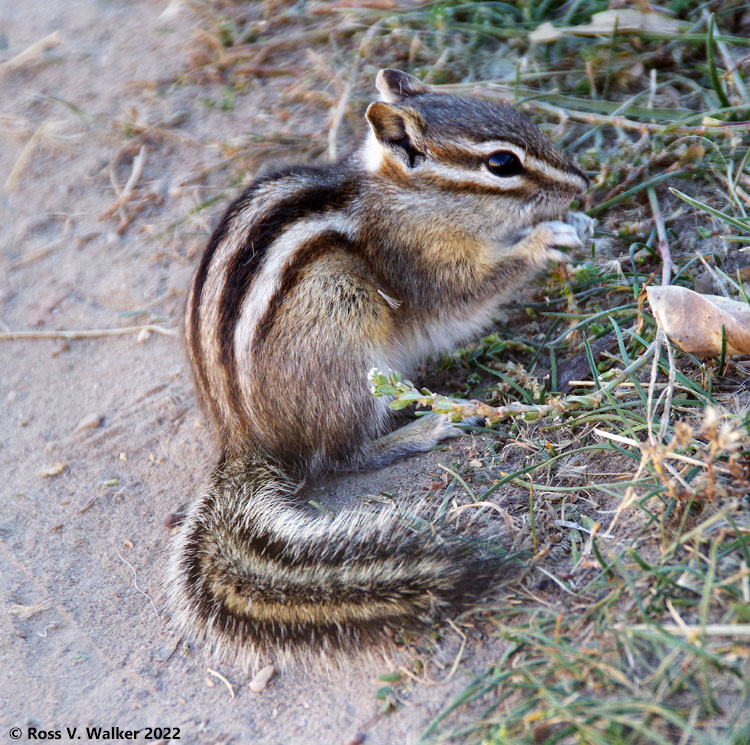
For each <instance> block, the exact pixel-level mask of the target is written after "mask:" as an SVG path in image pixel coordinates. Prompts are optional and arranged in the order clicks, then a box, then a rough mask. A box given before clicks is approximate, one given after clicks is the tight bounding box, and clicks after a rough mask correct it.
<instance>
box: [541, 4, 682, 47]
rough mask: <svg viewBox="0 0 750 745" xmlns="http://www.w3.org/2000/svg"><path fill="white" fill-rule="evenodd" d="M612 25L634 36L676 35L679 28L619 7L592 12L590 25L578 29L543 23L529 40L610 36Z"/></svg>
mask: <svg viewBox="0 0 750 745" xmlns="http://www.w3.org/2000/svg"><path fill="white" fill-rule="evenodd" d="M615 24H617V33H618V34H634V33H639V32H644V31H645V32H651V33H660V34H679V33H680V30H681V28H682V24H681V23H680V22H679V21H677V20H675V19H674V18H670V17H669V16H665V15H662V14H661V13H644V12H643V11H640V10H635V9H633V8H620V9H618V10H603V11H602V12H601V13H594V15H592V16H591V23H584V24H581V25H580V26H567V27H562V28H557V27H555V26H553V25H552V24H551V23H549V21H548V22H546V23H542V24H541V25H540V26H537V28H535V29H534V30H533V31H532V32H531V33H530V34H529V41H530V42H531V43H532V44H548V43H549V42H551V41H557V40H558V39H561V38H562V37H564V36H610V35H611V34H612V33H613V32H614V30H615Z"/></svg>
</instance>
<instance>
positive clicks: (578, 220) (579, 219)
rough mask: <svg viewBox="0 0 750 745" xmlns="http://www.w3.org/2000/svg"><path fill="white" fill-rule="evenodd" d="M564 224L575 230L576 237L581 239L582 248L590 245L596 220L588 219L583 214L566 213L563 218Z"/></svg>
mask: <svg viewBox="0 0 750 745" xmlns="http://www.w3.org/2000/svg"><path fill="white" fill-rule="evenodd" d="M565 222H566V223H568V225H572V226H573V227H574V228H575V231H576V233H578V237H579V238H580V239H581V243H582V244H583V245H584V246H586V245H589V244H590V243H591V241H592V239H593V238H594V227H595V226H596V220H594V219H592V218H590V217H589V216H588V215H587V214H585V213H583V212H568V214H567V215H566V216H565Z"/></svg>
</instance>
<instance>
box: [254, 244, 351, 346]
mask: <svg viewBox="0 0 750 745" xmlns="http://www.w3.org/2000/svg"><path fill="white" fill-rule="evenodd" d="M351 247H352V244H351V242H350V241H349V239H348V238H346V236H343V235H341V233H338V232H336V231H335V230H325V231H323V232H322V233H319V234H318V235H316V236H315V237H313V238H310V240H307V241H305V242H304V243H301V244H300V245H299V247H298V248H297V250H296V251H295V253H294V255H293V257H292V260H291V261H290V262H289V264H287V266H286V267H284V270H283V273H282V275H281V280H280V281H279V286H278V287H277V288H276V291H275V292H274V294H273V296H272V297H271V299H270V300H269V302H268V305H267V306H266V312H265V313H264V314H263V317H262V318H261V319H260V321H259V322H258V326H257V328H256V330H255V339H254V341H253V347H254V348H255V349H258V348H259V345H260V344H261V343H262V342H263V340H264V339H265V337H266V335H267V334H268V332H269V330H270V328H271V326H272V325H273V322H274V319H275V318H276V315H277V313H278V312H279V308H280V307H281V304H282V303H283V302H284V299H285V298H286V296H287V295H288V294H289V293H290V292H291V291H292V290H293V289H294V288H295V287H296V286H297V283H298V282H299V278H300V275H301V274H302V273H303V272H304V271H305V270H306V269H307V268H308V267H309V266H310V264H312V263H313V262H314V261H315V260H316V259H318V258H320V257H321V256H323V255H325V254H326V253H329V252H330V251H331V250H333V249H336V248H345V249H346V248H351Z"/></svg>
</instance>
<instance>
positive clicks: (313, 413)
mask: <svg viewBox="0 0 750 745" xmlns="http://www.w3.org/2000/svg"><path fill="white" fill-rule="evenodd" d="M377 86H378V89H379V90H380V92H381V96H382V98H383V100H382V101H380V102H376V103H373V104H371V105H370V107H369V108H368V111H367V119H368V122H369V124H370V128H371V134H370V139H369V141H368V142H367V143H365V144H364V145H363V147H362V148H361V149H360V150H359V151H357V152H355V153H354V154H353V155H351V156H350V157H348V158H347V159H345V160H343V161H341V162H339V163H336V164H333V165H330V166H323V167H320V168H306V167H300V168H292V169H287V170H285V171H282V172H279V173H276V174H273V175H271V176H267V177H265V178H264V179H262V180H260V181H258V182H256V183H255V184H254V185H252V186H251V187H250V188H249V189H248V190H247V191H246V192H245V193H244V194H243V195H242V196H240V197H239V199H237V200H236V201H235V202H234V203H233V204H232V205H231V206H230V208H229V210H228V211H227V213H226V214H225V216H224V218H223V220H222V222H221V223H220V225H219V227H218V228H217V230H216V232H215V233H214V235H213V237H212V239H211V242H210V243H209V246H208V247H207V249H206V252H205V254H204V256H203V258H202V260H201V262H200V264H199V266H198V269H197V271H196V275H195V280H194V283H193V288H192V291H191V294H190V299H189V307H188V316H187V324H186V331H187V333H186V336H187V343H188V350H189V354H190V360H191V363H192V366H193V370H194V375H195V381H196V387H197V389H198V391H199V395H200V398H201V401H202V402H203V403H204V405H205V407H206V409H207V411H208V413H209V415H210V416H211V419H212V420H213V422H214V425H215V428H216V431H217V435H218V437H219V440H220V444H221V447H222V452H223V457H222V460H221V462H220V463H219V465H218V466H217V467H216V469H215V470H214V472H213V474H212V476H211V478H210V480H209V484H208V487H207V489H206V491H205V493H204V494H203V495H202V496H201V497H200V498H199V499H198V500H197V501H196V502H195V503H194V504H193V506H192V507H191V509H190V513H189V516H188V518H187V520H186V521H185V523H184V524H183V525H182V526H181V528H180V530H179V533H178V536H177V539H176V541H175V546H174V550H173V555H172V560H171V565H170V594H171V601H172V606H173V608H174V611H175V618H176V621H177V622H178V623H179V624H181V625H182V626H184V627H187V628H189V629H191V630H192V631H193V632H194V633H196V634H197V635H198V636H201V637H203V638H205V639H207V640H208V641H209V642H211V643H213V644H214V646H216V647H217V648H219V649H222V650H226V649H233V648H236V649H237V650H238V651H239V652H240V653H242V654H243V655H245V657H246V658H247V659H249V660H254V659H256V657H257V655H264V656H267V655H276V656H277V657H280V658H282V659H283V658H286V657H288V656H290V655H295V654H298V653H299V649H300V647H302V646H304V647H306V648H307V649H310V650H316V651H317V652H319V653H320V654H321V655H324V656H329V655H330V654H331V653H332V652H335V651H336V650H341V649H344V650H347V649H351V648H359V647H361V646H362V645H364V644H367V643H372V642H375V643H379V642H382V640H383V638H384V637H383V635H382V632H383V630H384V629H396V628H399V627H402V626H404V625H414V624H421V623H425V622H428V621H429V620H430V619H431V618H433V617H434V616H435V615H436V614H439V613H440V612H442V611H444V610H445V609H447V608H449V607H456V606H463V605H466V604H467V603H470V602H473V601H474V599H475V598H476V594H477V593H476V591H475V589H473V588H477V587H484V586H486V585H487V584H488V583H489V582H490V581H491V579H492V578H493V577H494V576H495V575H496V573H497V571H498V569H499V566H500V562H499V561H498V560H497V559H496V558H493V557H488V556H484V555H482V554H481V553H475V552H473V551H472V550H469V549H468V548H467V547H466V544H465V543H463V542H461V541H460V540H458V539H457V538H456V537H452V536H450V535H448V536H440V535H430V534H423V533H422V532H420V531H418V530H415V527H414V526H413V525H410V524H409V523H408V522H405V521H404V520H403V519H402V518H400V517H399V515H398V513H397V512H396V511H394V510H391V511H383V512H380V513H377V514H374V513H370V512H363V511H355V512H350V513H342V514H340V515H338V516H337V517H336V518H333V519H331V518H328V517H326V516H321V515H317V514H313V513H310V512H309V511H308V510H306V508H305V505H304V504H301V503H300V502H298V501H297V500H296V499H295V497H294V488H295V484H296V483H297V481H298V480H299V479H302V478H305V477H306V476H309V475H315V474H319V473H321V472H324V471H326V470H330V469H342V468H343V469H351V468H360V467H365V466H374V465H375V466H376V465H380V464H383V463H386V462H388V461H390V460H393V459H394V458H397V457H400V456H402V455H405V454H408V453H411V452H417V451H420V450H426V449H429V448H431V447H432V446H434V445H435V444H436V443H437V442H439V441H440V440H442V439H444V438H446V437H451V436H455V434H456V433H457V431H456V429H455V428H454V427H453V425H451V424H450V422H449V421H448V420H447V419H445V418H443V417H439V416H437V415H430V416H426V417H423V418H421V419H418V420H417V421H415V422H413V423H412V424H410V425H408V426H406V427H402V428H401V429H398V430H396V431H394V432H390V433H388V429H389V424H390V416H389V411H388V409H387V406H386V403H385V402H384V400H383V399H376V398H374V397H373V396H372V395H371V392H370V390H369V388H370V383H369V381H368V377H367V373H368V370H370V369H371V368H372V367H380V368H387V367H392V368H394V369H401V370H402V371H404V372H408V371H409V369H410V368H411V367H412V366H413V365H414V364H415V363H416V362H418V361H420V360H421V359H423V358H424V357H425V356H427V355H428V354H430V353H433V352H437V351H441V350H445V349H450V348H451V347H452V346H453V345H455V344H457V343H459V342H461V341H463V340H465V339H466V338H468V337H470V336H471V335H472V334H475V333H477V332H478V331H480V330H481V329H483V328H484V327H485V326H486V324H487V323H488V321H489V320H490V316H491V313H492V310H493V308H495V307H496V305H497V304H498V303H499V302H501V301H502V300H503V299H505V298H507V297H508V295H509V294H510V292H512V291H513V290H514V289H515V288H517V287H519V286H522V285H523V284H524V283H525V282H526V281H527V280H528V278H529V277H531V276H532V275H533V274H534V273H535V272H536V271H537V270H539V269H540V268H542V267H543V266H544V265H545V263H546V262H547V261H549V260H550V259H555V258H559V256H560V254H559V252H558V251H557V250H556V249H555V248H554V247H555V246H556V245H564V246H571V245H575V244H576V242H577V241H578V238H577V236H576V233H575V231H574V230H573V228H571V227H570V226H569V225H566V224H564V223H560V222H545V221H546V220H550V219H554V218H557V217H558V216H559V215H560V214H561V213H563V212H564V210H565V209H566V207H567V205H568V203H569V201H570V199H571V198H572V197H573V196H575V194H576V193H578V192H580V191H581V190H582V189H583V188H584V186H585V177H584V176H583V174H582V173H581V172H580V171H579V170H578V169H577V168H576V167H575V165H574V164H573V163H572V162H571V161H570V160H569V159H568V158H567V157H566V156H565V155H564V154H562V153H560V152H559V151H558V150H556V149H555V148H554V147H553V146H552V145H551V143H549V141H548V140H547V139H546V138H545V137H544V135H542V133H541V132H539V130H538V129H536V127H534V125H533V124H532V123H531V122H530V121H528V120H527V119H526V118H525V117H524V116H523V115H522V114H520V113H519V112H517V111H515V110H514V109H512V108H510V107H507V106H499V105H493V104H490V103H488V102H486V101H480V100H478V99H470V98H458V97H455V96H448V95H442V94H437V93H434V92H433V91H431V90H430V89H429V88H428V87H427V86H425V85H424V84H422V83H421V82H420V81H418V80H416V78H412V77H411V76H408V75H406V74H405V73H401V72H399V71H395V70H385V71H382V72H381V73H380V75H379V76H378V81H377ZM495 142H497V143H500V144H499V145H498V147H500V148H502V146H503V145H502V143H508V145H507V147H510V148H515V149H516V150H514V151H513V152H518V153H520V156H519V157H522V158H527V159H528V165H527V166H525V171H524V173H523V174H522V175H521V176H518V177H514V180H513V181H512V182H511V181H509V180H507V179H503V178H499V177H496V176H494V175H492V174H491V173H490V172H489V171H488V170H487V168H486V165H485V164H486V158H487V157H488V153H487V152H485V151H486V149H487V148H486V147H485V146H484V145H483V143H490V145H489V147H490V148H492V147H494V146H495V145H494V144H492V143H495ZM472 143H476V149H474V145H472ZM483 147H484V149H483ZM534 159H536V160H534ZM535 163H536V164H537V165H536V166H535V165H534V164H535Z"/></svg>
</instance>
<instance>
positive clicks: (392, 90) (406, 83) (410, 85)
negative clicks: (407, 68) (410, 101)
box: [375, 69, 430, 103]
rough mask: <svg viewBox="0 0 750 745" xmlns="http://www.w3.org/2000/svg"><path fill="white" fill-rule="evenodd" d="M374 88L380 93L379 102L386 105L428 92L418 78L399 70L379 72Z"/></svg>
mask: <svg viewBox="0 0 750 745" xmlns="http://www.w3.org/2000/svg"><path fill="white" fill-rule="evenodd" d="M375 87H376V88H377V89H378V92H379V93H380V100H381V101H385V102H386V103H399V102H400V101H403V100H405V99H407V98H409V97H410V96H418V95H420V94H422V93H429V92H430V89H429V87H428V86H426V85H425V84H424V83H423V82H422V81H421V80H419V78H415V77H414V76H413V75H409V73H408V72H401V70H390V69H386V70H381V71H380V72H379V73H378V77H377V78H375Z"/></svg>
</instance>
